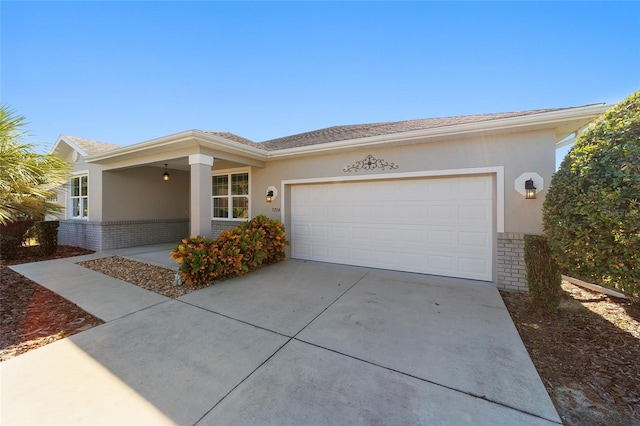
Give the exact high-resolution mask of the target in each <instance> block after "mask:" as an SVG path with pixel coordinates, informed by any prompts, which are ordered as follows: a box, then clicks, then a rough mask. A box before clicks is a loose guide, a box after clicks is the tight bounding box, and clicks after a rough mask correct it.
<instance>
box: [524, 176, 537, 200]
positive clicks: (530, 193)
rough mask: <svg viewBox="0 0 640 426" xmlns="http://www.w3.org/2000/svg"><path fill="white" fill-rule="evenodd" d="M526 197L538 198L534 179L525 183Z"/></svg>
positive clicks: (528, 198) (529, 198) (530, 198)
mask: <svg viewBox="0 0 640 426" xmlns="http://www.w3.org/2000/svg"><path fill="white" fill-rule="evenodd" d="M524 191H525V196H524V198H525V199H527V200H533V199H535V198H536V187H535V186H534V184H533V179H529V180H527V181H526V182H525V183H524Z"/></svg>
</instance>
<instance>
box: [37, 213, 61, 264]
mask: <svg viewBox="0 0 640 426" xmlns="http://www.w3.org/2000/svg"><path fill="white" fill-rule="evenodd" d="M59 226H60V222H58V221H57V220H47V221H40V222H36V223H35V224H34V225H33V236H34V237H35V238H36V240H37V241H38V246H39V251H40V256H51V255H52V254H54V253H55V252H56V251H57V250H58V227H59Z"/></svg>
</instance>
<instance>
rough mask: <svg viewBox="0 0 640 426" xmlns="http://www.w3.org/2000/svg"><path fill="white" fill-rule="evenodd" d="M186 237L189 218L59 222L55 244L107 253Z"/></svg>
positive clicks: (170, 241) (178, 240)
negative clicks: (110, 250) (106, 251)
mask: <svg viewBox="0 0 640 426" xmlns="http://www.w3.org/2000/svg"><path fill="white" fill-rule="evenodd" d="M188 235H189V219H167V220H125V221H113V222H90V221H80V220H61V221H60V227H59V228H58V243H59V244H64V245H72V246H78V247H84V248H87V249H90V250H108V249H115V248H124V247H134V246H142V245H149V244H159V243H173V242H175V243H178V242H180V240H181V239H182V238H184V237H186V236H188Z"/></svg>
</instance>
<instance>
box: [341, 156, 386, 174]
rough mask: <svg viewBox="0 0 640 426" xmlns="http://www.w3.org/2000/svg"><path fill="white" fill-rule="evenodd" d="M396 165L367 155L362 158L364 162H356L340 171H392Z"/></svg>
mask: <svg viewBox="0 0 640 426" xmlns="http://www.w3.org/2000/svg"><path fill="white" fill-rule="evenodd" d="M397 168H398V165H397V164H393V163H387V162H386V161H384V160H382V159H380V158H375V157H374V156H373V155H367V156H366V157H364V160H360V161H356V162H355V163H353V164H352V165H350V166H347V167H345V168H344V169H342V171H343V172H358V171H360V170H373V169H382V170H386V169H389V170H393V169H397Z"/></svg>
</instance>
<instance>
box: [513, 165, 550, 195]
mask: <svg viewBox="0 0 640 426" xmlns="http://www.w3.org/2000/svg"><path fill="white" fill-rule="evenodd" d="M513 184H514V189H515V190H516V191H517V192H519V193H520V194H522V196H523V197H524V198H525V199H526V200H534V199H535V198H536V196H537V194H538V193H539V192H540V191H542V190H544V179H543V178H542V176H540V175H539V174H537V173H536V172H526V173H523V174H521V175H520V176H518V177H517V178H516V180H515V181H514V182H513Z"/></svg>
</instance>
